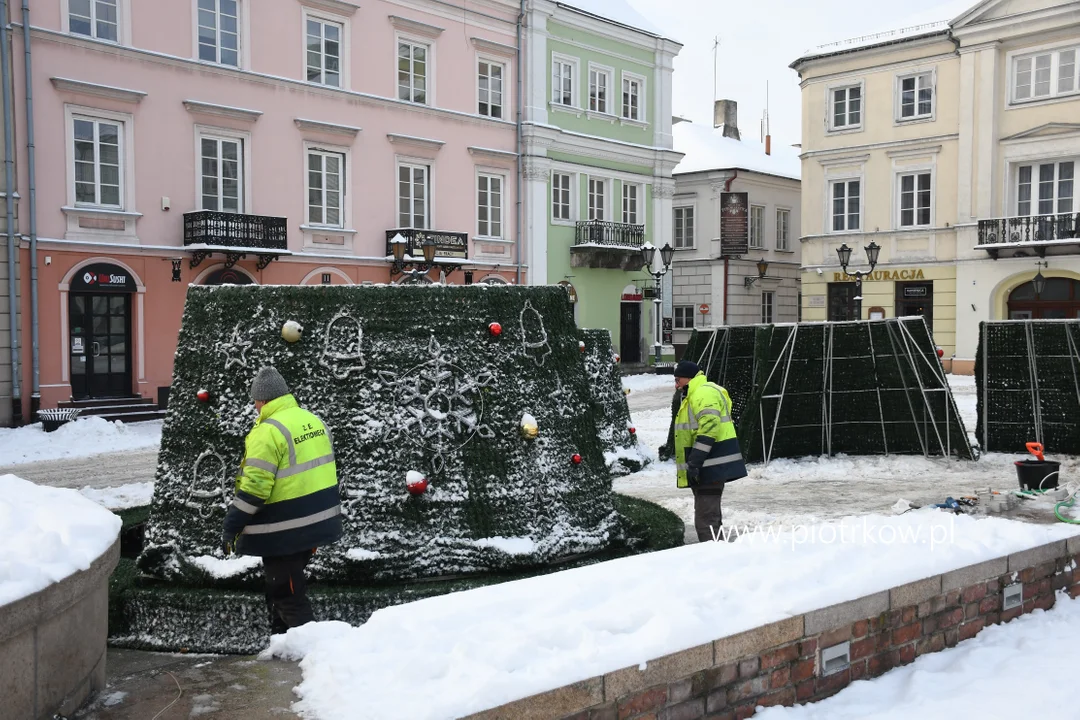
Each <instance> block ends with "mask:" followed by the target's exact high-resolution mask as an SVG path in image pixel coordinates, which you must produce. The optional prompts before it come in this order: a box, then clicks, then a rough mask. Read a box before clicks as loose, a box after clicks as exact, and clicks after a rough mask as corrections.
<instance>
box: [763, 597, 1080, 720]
mask: <svg viewBox="0 0 1080 720" xmlns="http://www.w3.org/2000/svg"><path fill="white" fill-rule="evenodd" d="M1077 643H1080V600H1070V599H1069V598H1068V596H1067V595H1064V594H1061V593H1059V594H1058V596H1057V604H1056V605H1055V606H1054V608H1053V609H1052V610H1049V611H1042V610H1036V611H1035V612H1033V613H1031V614H1030V615H1023V616H1021V617H1019V618H1017V619H1016V620H1013V621H1012V622H1010V623H1009V624H1007V625H993V626H990V627H988V628H986V629H985V630H983V631H982V632H981V633H979V634H978V635H977V636H976V637H975V638H973V639H971V640H968V641H966V642H963V643H961V644H959V645H957V646H956V647H954V648H949V649H947V650H943V651H942V652H938V653H932V654H929V655H923V656H921V657H919V658H917V659H916V660H915V662H914V663H912V664H910V665H905V666H904V667H901V668H897V669H895V670H892V671H891V672H889V673H886V674H885V675H883V676H881V677H879V678H876V679H874V680H860V681H858V682H855V683H852V684H851V685H850V686H848V687H847V688H846V689H844V690H843V691H841V692H840V693H839V694H837V695H834V696H833V697H831V698H828V699H827V700H823V701H821V702H818V703H814V704H812V705H798V706H796V707H791V708H781V707H773V708H768V709H765V710H763V711H761V712H759V713H758V714H757V715H755V716H754V717H755V718H757V719H758V720H848V719H850V720H862V719H863V718H869V717H872V718H875V720H908V718H919V719H920V720H954V718H958V717H985V718H1075V717H1077V715H1080V711H1078V710H1077V708H1076V707H1075V705H1076V701H1075V699H1073V698H1071V697H1070V696H1069V694H1068V693H1067V692H1066V693H1063V690H1064V689H1065V688H1069V687H1073V684H1074V683H1075V681H1076V666H1075V663H1074V662H1073V661H1074V659H1075V657H1076V646H1077Z"/></svg>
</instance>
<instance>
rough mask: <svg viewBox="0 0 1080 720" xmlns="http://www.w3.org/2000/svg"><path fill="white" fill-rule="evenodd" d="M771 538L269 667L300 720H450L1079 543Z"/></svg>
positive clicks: (581, 582)
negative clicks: (288, 667) (279, 673)
mask: <svg viewBox="0 0 1080 720" xmlns="http://www.w3.org/2000/svg"><path fill="white" fill-rule="evenodd" d="M773 530H774V531H775V532H773V533H771V534H765V533H760V534H756V535H750V536H743V537H740V538H739V539H738V540H737V541H736V542H733V543H727V542H715V543H714V542H707V543H700V544H694V545H687V546H684V547H680V548H674V549H672V550H666V551H663V552H656V553H648V554H645V555H637V556H633V557H628V558H623V559H620V560H615V561H611V562H606V563H601V564H598V565H591V566H587V567H582V568H575V569H571V570H566V571H563V572H559V573H554V574H549V575H542V576H538V577H533V578H528V579H525V580H519V581H515V582H508V583H502V584H498V585H494V586H489V587H484V588H478V589H475V590H469V591H466V592H459V593H452V594H450V595H443V596H439V597H435V598H429V599H425V600H420V601H418V602H413V603H408V604H405V605H399V606H395V607H389V608H384V609H381V610H378V611H377V612H375V613H374V614H373V615H372V616H371V618H370V619H369V620H368V622H367V623H366V624H364V625H363V626H361V627H356V628H353V627H350V626H348V625H346V624H345V623H341V622H322V623H313V624H309V625H306V626H302V627H299V628H293V629H291V630H289V632H288V633H287V634H286V635H279V636H275V637H273V638H272V639H271V645H270V648H269V649H268V650H267V651H266V653H265V654H264V655H265V656H268V657H269V656H274V657H282V658H286V659H292V660H302V662H301V664H300V667H301V669H302V671H303V673H304V680H303V682H302V683H301V684H300V685H299V686H298V687H297V689H296V692H297V694H298V695H299V696H300V698H301V699H300V701H299V702H298V703H297V705H296V706H295V707H294V709H295V710H296V711H297V712H301V713H309V714H310V715H311V716H312V717H316V718H320V719H321V720H345V719H346V718H351V717H355V704H354V703H355V698H358V697H360V698H363V699H364V702H365V711H366V717H368V718H372V719H377V718H402V717H408V718H413V719H414V720H424V719H425V718H451V717H460V716H462V715H467V714H469V713H472V712H477V711H480V710H484V709H487V708H491V707H495V706H498V705H501V704H503V703H506V702H509V701H512V700H515V699H519V698H522V697H526V696H528V695H532V694H535V693H540V692H543V691H546V690H551V689H553V688H557V687H561V686H563V685H567V684H570V683H573V682H577V681H580V680H584V679H586V678H589V677H594V676H597V675H601V674H603V673H606V672H611V671H613V670H617V669H619V668H622V667H627V666H632V665H639V664H641V663H644V662H646V661H648V660H650V659H652V658H657V657H661V656H663V655H667V654H669V653H672V652H677V651H679V650H682V649H685V648H688V647H693V646H696V645H700V644H701V643H702V642H704V641H706V640H708V639H712V638H719V637H725V636H728V635H732V634H735V633H739V632H743V631H745V630H749V629H752V628H754V627H758V626H760V625H764V624H766V623H770V622H775V621H778V620H782V619H784V618H787V617H791V616H795V615H799V614H802V613H805V612H808V611H811V610H814V609H818V608H822V607H826V606H828V605H831V604H834V603H837V602H842V601H845V600H850V599H852V598H856V597H861V596H863V595H867V594H870V593H874V592H880V591H882V590H885V589H888V588H890V587H893V586H896V585H901V584H904V583H908V582H912V581H915V580H919V579H921V578H925V577H928V576H930V575H934V574H938V573H942V572H946V571H949V570H952V569H955V568H959V567H963V566H966V565H970V564H974V563H978V562H982V561H985V560H988V559H991V558H995V557H1000V556H1002V555H1006V554H1008V553H1012V552H1016V551H1019V550H1023V549H1026V548H1030V547H1034V546H1037V545H1041V544H1043V543H1047V542H1051V541H1053V540H1058V539H1062V538H1065V537H1068V536H1070V535H1073V534H1080V528H1074V527H1072V526H1068V525H1063V524H1057V525H1033V524H1028V523H1020V522H1015V521H1009V520H1002V519H999V518H983V519H975V518H973V517H968V516H956V515H952V514H949V513H945V512H939V511H936V510H919V511H914V512H911V513H908V514H906V515H901V516H899V517H885V516H879V515H870V516H864V517H860V518H847V519H845V520H843V521H841V522H839V523H828V524H821V525H814V526H806V527H802V528H796V529H794V530H792V531H788V530H783V531H781V530H779V529H777V528H773ZM642 578H648V579H649V582H648V583H646V584H644V585H643V584H642V582H641V579H642ZM947 687H948V688H949V689H950V690H951V684H950V685H949V686H947Z"/></svg>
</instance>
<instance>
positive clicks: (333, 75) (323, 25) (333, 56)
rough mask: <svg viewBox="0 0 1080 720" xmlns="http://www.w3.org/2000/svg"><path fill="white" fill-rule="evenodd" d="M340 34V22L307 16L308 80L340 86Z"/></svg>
mask: <svg viewBox="0 0 1080 720" xmlns="http://www.w3.org/2000/svg"><path fill="white" fill-rule="evenodd" d="M341 36H342V28H341V25H340V24H338V23H334V22H327V21H325V20H317V19H315V18H308V20H307V79H308V82H313V83H318V84H319V85H329V86H330V87H341Z"/></svg>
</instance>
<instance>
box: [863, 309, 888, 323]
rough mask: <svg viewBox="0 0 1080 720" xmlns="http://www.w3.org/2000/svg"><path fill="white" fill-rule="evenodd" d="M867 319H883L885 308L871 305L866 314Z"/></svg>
mask: <svg viewBox="0 0 1080 720" xmlns="http://www.w3.org/2000/svg"><path fill="white" fill-rule="evenodd" d="M867 319H868V320H884V319H885V308H883V307H872V308H870V311H869V313H868V314H867Z"/></svg>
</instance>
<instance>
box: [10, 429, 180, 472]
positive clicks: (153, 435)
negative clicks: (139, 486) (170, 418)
mask: <svg viewBox="0 0 1080 720" xmlns="http://www.w3.org/2000/svg"><path fill="white" fill-rule="evenodd" d="M161 424H162V423H161V421H160V420H151V421H148V422H141V423H132V424H130V425H125V424H124V423H122V422H120V421H116V422H108V421H107V420H102V419H101V418H99V417H86V418H81V419H79V420H76V421H75V422H69V423H66V424H65V425H61V426H60V428H59V429H57V430H56V432H51V433H47V432H45V431H44V430H43V429H42V428H41V423H36V424H34V425H26V426H24V427H20V428H0V467H6V466H8V465H19V464H21V463H29V462H38V461H40V460H59V459H62V458H77V457H89V456H92V455H101V454H103V453H114V452H121V451H124V450H142V449H145V448H156V447H157V446H158V445H160V444H161Z"/></svg>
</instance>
